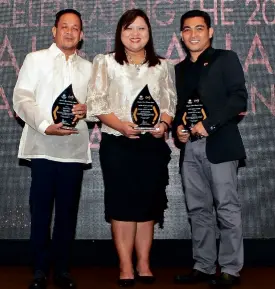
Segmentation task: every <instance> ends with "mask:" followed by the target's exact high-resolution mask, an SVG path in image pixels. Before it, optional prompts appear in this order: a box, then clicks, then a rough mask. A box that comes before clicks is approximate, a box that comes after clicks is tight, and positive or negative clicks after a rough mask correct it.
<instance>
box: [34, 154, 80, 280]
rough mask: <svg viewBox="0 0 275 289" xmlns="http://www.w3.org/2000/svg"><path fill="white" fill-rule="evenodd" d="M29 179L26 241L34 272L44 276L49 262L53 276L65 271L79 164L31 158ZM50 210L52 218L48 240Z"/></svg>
mask: <svg viewBox="0 0 275 289" xmlns="http://www.w3.org/2000/svg"><path fill="white" fill-rule="evenodd" d="M31 176H32V182H31V189H30V212H31V237H30V240H31V247H32V251H33V255H34V271H37V270H41V271H43V272H44V273H45V274H48V273H49V268H50V261H51V260H52V261H54V266H55V267H54V270H55V272H56V273H62V272H68V271H69V261H70V260H69V259H70V255H71V254H70V251H71V244H72V241H73V239H74V235H75V228H76V221H77V212H78V204H79V197H80V190H81V183H82V178H83V165H82V164H80V163H62V162H55V161H50V160H46V159H32V161H31ZM53 208H55V219H54V227H53V230H52V238H51V221H52V213H53ZM50 239H52V241H50ZM51 253H52V258H51V256H50V255H51Z"/></svg>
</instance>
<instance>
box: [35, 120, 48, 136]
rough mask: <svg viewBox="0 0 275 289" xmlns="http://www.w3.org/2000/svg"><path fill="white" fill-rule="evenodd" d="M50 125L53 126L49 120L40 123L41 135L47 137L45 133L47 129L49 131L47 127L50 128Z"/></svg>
mask: <svg viewBox="0 0 275 289" xmlns="http://www.w3.org/2000/svg"><path fill="white" fill-rule="evenodd" d="M49 125H51V124H50V123H49V122H48V121H47V120H43V121H42V122H41V123H40V125H39V127H38V131H39V132H40V133H42V134H44V135H46V134H45V131H46V129H47V127H48V126H49Z"/></svg>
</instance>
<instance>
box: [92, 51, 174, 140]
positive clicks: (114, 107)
mask: <svg viewBox="0 0 275 289" xmlns="http://www.w3.org/2000/svg"><path fill="white" fill-rule="evenodd" d="M160 62H161V63H160V64H159V65H156V66H152V67H149V66H148V64H143V65H142V66H141V67H140V69H139V70H137V69H136V67H135V66H134V65H133V64H126V63H125V64H124V65H121V64H119V63H118V62H117V61H116V60H115V58H114V54H113V53H112V54H107V55H103V54H99V55H97V56H96V57H95V58H94V60H93V73H92V78H91V81H90V84H89V95H88V99H87V109H88V113H87V116H88V118H89V119H91V120H92V119H95V120H96V118H95V116H97V115H101V114H109V113H114V114H115V115H116V117H118V118H119V119H120V120H121V121H130V122H132V116H131V107H132V104H133V102H134V100H135V99H136V97H137V96H138V94H139V93H140V92H141V90H142V89H143V88H144V87H145V86H146V85H148V88H149V91H150V93H151V95H152V97H153V99H154V100H155V101H156V103H157V104H158V106H159V108H160V113H161V114H162V113H167V114H168V115H170V116H172V117H174V115H175V109H176V102H177V97H176V90H175V82H174V79H175V73H174V65H173V64H172V63H170V62H168V61H167V60H164V59H161V60H160ZM101 131H102V132H106V133H109V134H114V135H121V133H120V132H119V131H117V130H114V129H113V128H111V127H108V126H107V125H105V124H102V128H101Z"/></svg>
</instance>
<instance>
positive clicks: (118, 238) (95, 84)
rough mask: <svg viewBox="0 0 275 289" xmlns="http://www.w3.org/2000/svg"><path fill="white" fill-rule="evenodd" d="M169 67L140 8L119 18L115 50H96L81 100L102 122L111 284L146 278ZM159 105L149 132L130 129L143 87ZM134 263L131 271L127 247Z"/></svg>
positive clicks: (163, 178) (159, 193)
mask: <svg viewBox="0 0 275 289" xmlns="http://www.w3.org/2000/svg"><path fill="white" fill-rule="evenodd" d="M173 71H174V68H173V66H172V65H171V64H170V63H168V62H167V61H166V60H164V59H162V58H160V57H159V56H158V55H157V54H156V53H155V51H154V46H153V39H152V31H151V26H150V23H149V19H148V17H147V15H146V14H145V13H144V12H143V11H142V10H140V9H132V10H128V11H126V12H125V13H124V14H123V15H122V17H121V18H120V20H119V22H118V25H117V30H116V37H115V50H114V52H113V53H110V54H107V55H102V54H100V55H97V56H96V57H95V59H94V62H93V73H92V79H91V82H90V96H89V97H88V101H87V106H88V116H90V117H93V116H96V117H97V118H98V119H99V120H100V121H101V122H102V130H101V131H102V141H101V145H100V151H99V153H100V162H101V168H102V173H103V179H104V185H105V218H106V220H107V221H108V222H111V225H112V232H113V238H114V242H115V245H116V249H117V252H118V255H119V260H120V276H119V280H118V284H119V286H122V287H128V286H132V285H133V284H134V282H135V278H134V270H136V279H137V280H139V281H141V282H144V283H153V282H154V281H155V277H154V276H153V274H152V272H151V269H150V264H149V253H150V248H151V244H152V240H153V232H154V224H155V223H157V222H160V224H162V222H163V214H164V210H165V209H166V208H167V198H166V193H165V189H166V186H167V184H168V163H169V160H170V153H171V150H170V148H169V147H168V145H167V143H166V142H165V138H164V135H165V133H166V132H167V131H168V129H169V126H170V123H171V121H172V118H173V116H174V112H175V106H176V95H175V88H174V82H173V73H174V72H173ZM146 85H147V87H148V89H149V93H150V94H151V96H152V97H153V99H154V100H155V102H156V103H157V104H158V107H159V109H160V115H159V119H158V121H157V124H156V125H155V130H150V131H147V132H145V131H142V130H137V129H134V127H136V126H137V125H136V124H134V123H133V120H132V115H131V107H132V104H133V102H134V101H135V99H136V97H137V96H138V94H139V93H140V92H141V91H142V89H143V88H144V87H146ZM134 248H135V250H136V256H137V264H136V267H135V268H133V263H132V252H133V249H134Z"/></svg>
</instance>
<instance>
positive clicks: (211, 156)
mask: <svg viewBox="0 0 275 289" xmlns="http://www.w3.org/2000/svg"><path fill="white" fill-rule="evenodd" d="M203 60H204V64H203V67H202V70H201V75H200V76H198V77H200V80H199V84H198V87H197V90H198V93H199V95H200V97H201V101H202V102H203V104H204V106H205V108H206V111H207V113H208V116H207V118H206V119H205V120H203V122H202V123H203V126H204V127H205V129H206V131H207V132H208V134H209V136H208V137H207V138H206V155H207V158H208V160H209V161H210V162H211V163H214V164H216V163H222V162H226V161H233V160H241V159H245V157H246V155H245V150H244V146H243V142H242V139H241V135H240V132H239V129H238V126H237V124H238V122H239V121H240V118H241V117H240V116H239V114H240V113H241V112H245V111H246V107H247V90H246V87H245V78H244V73H243V69H242V66H241V64H240V61H239V59H238V56H237V54H236V53H235V52H233V51H230V50H220V49H214V48H209V49H208V50H207V51H206V54H205V55H204V58H203ZM188 61H189V60H188V59H187V58H186V59H185V60H183V61H182V62H180V63H178V64H177V65H176V66H175V73H176V88H177V94H178V103H177V110H176V116H175V119H174V123H173V136H174V138H175V143H176V145H177V144H178V145H179V147H180V148H181V160H183V157H184V148H185V145H184V144H183V143H180V142H179V141H178V139H177V136H176V129H177V127H178V126H179V125H180V124H182V120H181V118H182V115H183V107H184V105H185V103H186V101H187V100H188V97H190V95H187V93H185V92H186V86H187V84H186V82H185V75H186V74H188V69H187V66H188V65H187V62H188Z"/></svg>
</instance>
